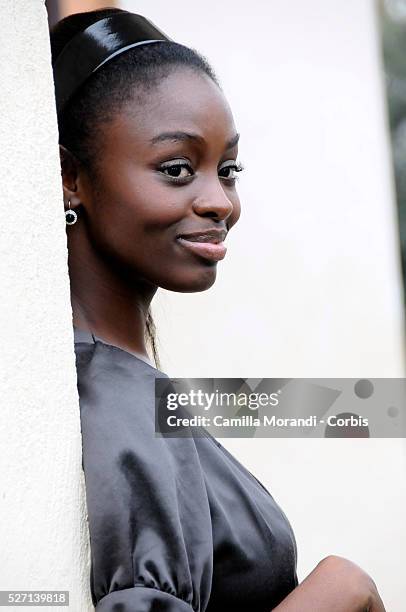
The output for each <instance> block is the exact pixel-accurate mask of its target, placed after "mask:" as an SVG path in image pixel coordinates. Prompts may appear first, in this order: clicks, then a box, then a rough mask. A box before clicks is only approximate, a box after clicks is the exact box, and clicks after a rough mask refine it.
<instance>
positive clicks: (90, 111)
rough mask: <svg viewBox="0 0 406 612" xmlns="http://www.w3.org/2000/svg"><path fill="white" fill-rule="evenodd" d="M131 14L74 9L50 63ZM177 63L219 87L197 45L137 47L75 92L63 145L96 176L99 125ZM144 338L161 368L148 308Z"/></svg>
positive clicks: (64, 118)
mask: <svg viewBox="0 0 406 612" xmlns="http://www.w3.org/2000/svg"><path fill="white" fill-rule="evenodd" d="M128 12H129V11H124V10H122V9H117V8H105V9H100V10H95V11H89V12H86V13H76V14H73V15H69V16H68V17H65V18H64V19H61V20H60V21H58V23H56V24H55V25H54V26H53V27H52V28H51V31H50V37H51V54H52V63H53V64H54V63H55V61H56V59H57V57H58V56H59V54H60V53H61V51H62V50H63V48H64V47H65V45H66V44H67V43H68V42H69V41H70V40H71V39H72V38H73V36H75V35H76V34H77V33H78V32H81V31H83V30H85V29H86V28H87V27H88V26H90V25H92V24H93V23H95V22H96V21H98V20H99V19H103V18H104V17H108V16H110V15H113V14H115V13H128ZM179 66H184V67H186V68H189V69H192V70H195V71H196V72H203V73H204V74H206V75H207V76H208V77H209V78H211V79H212V80H213V81H214V82H215V83H216V84H217V85H218V86H219V87H220V85H219V82H218V80H217V77H216V75H215V73H214V71H213V69H212V68H211V66H210V64H209V63H208V61H207V60H206V59H205V58H204V57H203V56H202V55H201V54H200V53H198V52H197V51H195V50H194V49H190V48H189V47H185V46H184V45H181V44H179V43H175V42H167V41H165V42H156V43H154V44H149V45H141V46H139V47H134V48H132V49H129V50H128V51H126V52H124V53H122V54H119V55H118V56H117V57H115V58H113V59H112V60H110V61H109V62H107V63H106V64H105V66H103V67H102V68H101V69H99V70H97V71H96V72H95V73H94V74H92V75H91V76H90V77H89V78H88V79H87V80H86V81H85V83H83V85H81V86H80V87H79V88H78V90H77V91H76V92H75V93H74V95H73V96H72V98H71V100H70V101H69V102H68V104H67V106H66V108H65V110H64V111H63V113H62V114H61V115H60V116H58V128H59V142H60V144H61V145H63V146H64V147H66V148H67V149H68V150H69V151H71V152H72V153H73V154H74V155H75V156H76V157H77V159H78V160H79V161H80V162H81V163H82V164H83V166H85V167H86V169H87V171H88V172H89V174H90V175H91V176H93V177H94V178H96V177H97V172H98V167H97V159H98V157H99V156H98V151H99V149H100V147H101V146H102V139H101V138H100V134H102V130H101V129H100V127H101V125H102V124H103V123H106V122H108V121H109V119H111V118H112V117H113V115H115V114H116V113H117V112H119V111H120V109H121V107H122V106H123V105H124V104H125V103H126V102H129V101H130V100H134V98H136V99H139V100H142V96H143V95H145V93H148V92H149V91H151V89H153V87H154V86H155V85H157V84H158V83H159V81H160V80H161V79H163V78H164V77H165V76H167V75H168V73H169V72H170V71H171V69H172V70H174V69H176V68H178V67H179ZM146 339H147V340H148V341H149V343H150V346H151V349H152V352H153V356H154V360H155V363H156V365H157V367H159V357H158V351H157V346H156V334H155V325H154V322H153V319H152V316H151V312H150V310H148V313H147V318H146Z"/></svg>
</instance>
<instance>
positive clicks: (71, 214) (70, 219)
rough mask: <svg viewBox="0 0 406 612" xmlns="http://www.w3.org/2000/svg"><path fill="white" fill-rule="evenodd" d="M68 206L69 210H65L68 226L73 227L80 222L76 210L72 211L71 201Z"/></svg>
mask: <svg viewBox="0 0 406 612" xmlns="http://www.w3.org/2000/svg"><path fill="white" fill-rule="evenodd" d="M68 206H69V208H68V210H65V219H66V225H73V224H74V223H76V221H77V220H78V214H77V213H76V212H75V211H74V210H71V207H70V200H68Z"/></svg>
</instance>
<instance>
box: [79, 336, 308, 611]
mask: <svg viewBox="0 0 406 612" xmlns="http://www.w3.org/2000/svg"><path fill="white" fill-rule="evenodd" d="M74 333H75V352H76V366H77V375H78V390H79V398H80V412H81V426H82V441H83V467H84V472H85V482H86V496H87V509H88V522H89V533H90V549H91V577H90V580H91V583H90V586H91V593H92V598H93V603H94V605H95V608H96V610H97V612H158V611H159V612H161V611H162V612H192V611H193V610H194V611H195V612H228V611H230V612H238V611H243V610H244V612H270V610H272V608H274V607H275V606H276V605H277V604H278V603H280V602H281V600H282V599H284V598H285V597H286V596H287V595H288V593H289V592H290V591H292V589H294V587H295V586H296V585H297V577H296V544H295V539H294V535H293V532H292V529H291V527H290V525H289V523H288V521H287V518H286V516H285V515H284V514H283V512H282V510H281V509H280V508H279V506H278V505H277V503H276V502H275V501H274V499H273V498H272V496H271V495H270V493H269V492H268V491H267V490H266V489H265V487H264V486H263V485H262V484H261V483H260V482H259V481H258V480H257V479H256V478H255V477H254V476H253V475H252V474H251V473H250V472H249V471H248V470H247V469H246V468H245V467H244V466H243V465H242V464H241V463H239V462H238V461H237V459H236V458H235V457H234V456H233V455H231V453H229V452H228V451H227V450H226V449H225V448H224V447H223V446H222V445H221V444H220V443H219V442H218V441H217V440H215V439H214V438H213V437H212V436H211V435H210V434H209V433H208V432H206V434H207V435H205V436H203V437H198V436H196V437H190V438H160V437H155V413H154V380H155V378H156V377H157V376H159V377H162V376H164V377H166V375H165V374H164V373H162V372H160V371H159V370H157V369H155V368H154V367H152V366H151V365H149V364H148V363H146V362H144V361H143V360H142V359H141V358H138V357H136V356H134V355H133V354H131V353H129V352H127V351H124V350H122V349H120V348H117V347H115V346H112V345H110V344H106V343H105V342H104V341H102V340H101V339H99V338H97V337H95V336H93V335H92V334H90V333H87V332H83V331H82V330H79V329H76V328H74Z"/></svg>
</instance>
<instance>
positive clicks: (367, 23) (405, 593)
mask: <svg viewBox="0 0 406 612" xmlns="http://www.w3.org/2000/svg"><path fill="white" fill-rule="evenodd" d="M121 6H122V7H123V8H127V9H129V10H133V11H134V12H139V13H142V14H145V15H146V16H148V17H149V18H150V19H152V20H153V21H154V22H155V23H156V24H157V25H158V26H160V27H161V28H162V29H163V30H164V31H166V32H167V33H168V34H169V35H170V36H172V37H173V38H174V39H175V40H178V41H179V42H184V43H185V44H188V45H190V46H194V47H196V48H197V49H199V50H201V51H202V52H203V53H204V54H205V55H207V56H208V58H209V59H210V60H211V61H212V63H213V65H214V67H215V69H216V70H217V72H218V74H219V76H220V78H221V80H222V83H223V86H224V89H225V91H226V93H227V95H228V98H229V100H230V103H231V105H232V108H233V110H234V114H235V118H236V123H237V128H238V129H239V131H240V132H241V135H242V136H241V148H240V151H241V160H242V162H243V163H244V164H245V166H246V171H245V173H244V174H245V176H243V177H242V178H241V181H240V194H241V199H242V205H243V214H242V216H241V219H240V221H239V223H238V224H237V226H236V227H235V228H233V230H232V232H231V233H230V236H229V238H230V240H229V250H228V253H227V257H226V260H225V261H224V262H221V263H220V264H219V275H218V281H217V283H216V285H215V287H213V288H212V289H211V290H209V291H207V292H206V293H203V294H194V295H189V294H186V295H180V294H171V293H168V292H161V295H160V296H159V299H158V301H157V303H156V306H155V316H156V320H157V325H158V329H159V336H160V340H161V357H162V361H163V369H165V370H166V371H167V372H168V373H169V374H171V375H173V376H196V377H197V376H201V377H204V376H212V375H215V376H217V377H219V376H236V377H238V376H243V377H257V378H258V377H279V376H282V377H283V376H287V377H292V376H298V377H306V376H309V377H323V376H325V377H344V376H348V377H392V376H393V377H396V376H404V375H405V361H404V327H403V325H404V320H403V314H402V297H401V285H400V266H399V257H398V236H397V228H396V224H395V207H394V200H393V186H392V168H391V165H390V155H389V143H388V134H387V130H386V114H385V106H384V95H383V84H382V78H381V72H380V65H379V64H380V55H379V41H378V36H377V30H376V24H375V22H374V13H373V7H374V3H373V2H372V0H351V2H350V1H346V2H343V1H342V0H308V1H307V2H303V0H290V2H286V1H285V0H262V1H261V0H253V2H251V3H247V2H245V1H244V2H243V1H242V0H235V1H234V2H233V3H231V4H230V3H227V2H223V3H219V2H215V1H214V0H206V2H205V3H192V4H190V3H187V2H178V3H177V4H176V5H173V3H168V2H167V1H166V0H155V1H154V2H149V1H148V0H134V1H131V0H127V1H122V2H121ZM227 240H228V239H227ZM223 443H224V444H225V445H226V446H227V447H228V448H229V449H230V450H231V451H232V452H234V453H235V454H236V455H238V457H239V458H240V459H242V460H243V462H244V463H245V464H246V465H247V467H249V469H251V470H252V471H254V473H255V474H256V475H257V476H258V477H260V479H262V480H263V481H264V483H265V484H266V485H267V486H268V487H269V488H270V490H271V491H272V492H273V493H274V495H275V497H276V498H277V499H278V501H279V502H280V503H281V505H282V506H283V508H284V509H285V511H286V512H287V514H288V516H289V518H290V519H291V522H292V524H293V526H294V528H295V532H296V535H297V539H298V545H299V569H300V574H301V577H302V578H303V577H304V575H305V574H306V573H307V572H308V571H310V570H311V568H312V567H314V565H315V564H316V563H317V561H318V560H319V559H320V558H322V557H323V556H325V555H326V554H329V553H336V554H343V555H344V556H347V557H349V558H351V559H353V560H354V561H356V562H358V563H359V564H360V565H362V566H363V567H365V568H366V569H367V570H368V571H369V572H370V573H371V574H372V575H373V577H374V578H375V580H376V582H377V583H378V586H379V588H380V589H381V591H382V594H383V597H384V600H385V603H386V606H387V610H390V611H391V612H402V611H403V610H404V602H405V600H406V585H405V583H404V576H403V568H404V567H405V566H406V525H405V520H404V516H405V510H406V490H405V484H404V483H405V475H406V460H405V446H404V441H403V440H331V439H329V440H257V439H256V440H247V439H245V440H243V439H241V440H230V439H227V440H223Z"/></svg>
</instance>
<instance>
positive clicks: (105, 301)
mask: <svg viewBox="0 0 406 612" xmlns="http://www.w3.org/2000/svg"><path fill="white" fill-rule="evenodd" d="M74 229H75V230H76V231H75V232H69V233H68V250H69V257H68V263H69V276H70V286H71V304H72V313H73V325H74V326H75V327H77V328H79V329H84V330H86V331H89V332H92V333H93V334H94V335H96V336H99V338H101V339H103V340H104V341H105V342H107V343H110V344H113V345H115V346H118V347H119V348H122V349H124V350H127V351H129V352H132V353H134V354H137V355H141V356H143V357H145V358H147V359H148V360H149V355H148V351H147V347H146V341H145V331H146V319H147V313H148V309H149V307H150V304H151V301H152V298H153V296H154V294H155V292H156V290H157V287H156V286H153V285H150V284H148V283H145V282H141V281H140V280H139V279H136V278H134V277H132V276H131V275H130V273H126V272H125V270H124V266H120V264H117V263H113V262H111V261H107V259H106V258H105V257H102V256H101V255H100V254H98V253H97V252H96V250H95V248H94V247H93V246H92V245H91V243H90V241H88V240H84V239H83V238H84V236H81V237H80V236H79V232H78V231H77V229H78V228H76V227H75V228H74Z"/></svg>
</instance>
